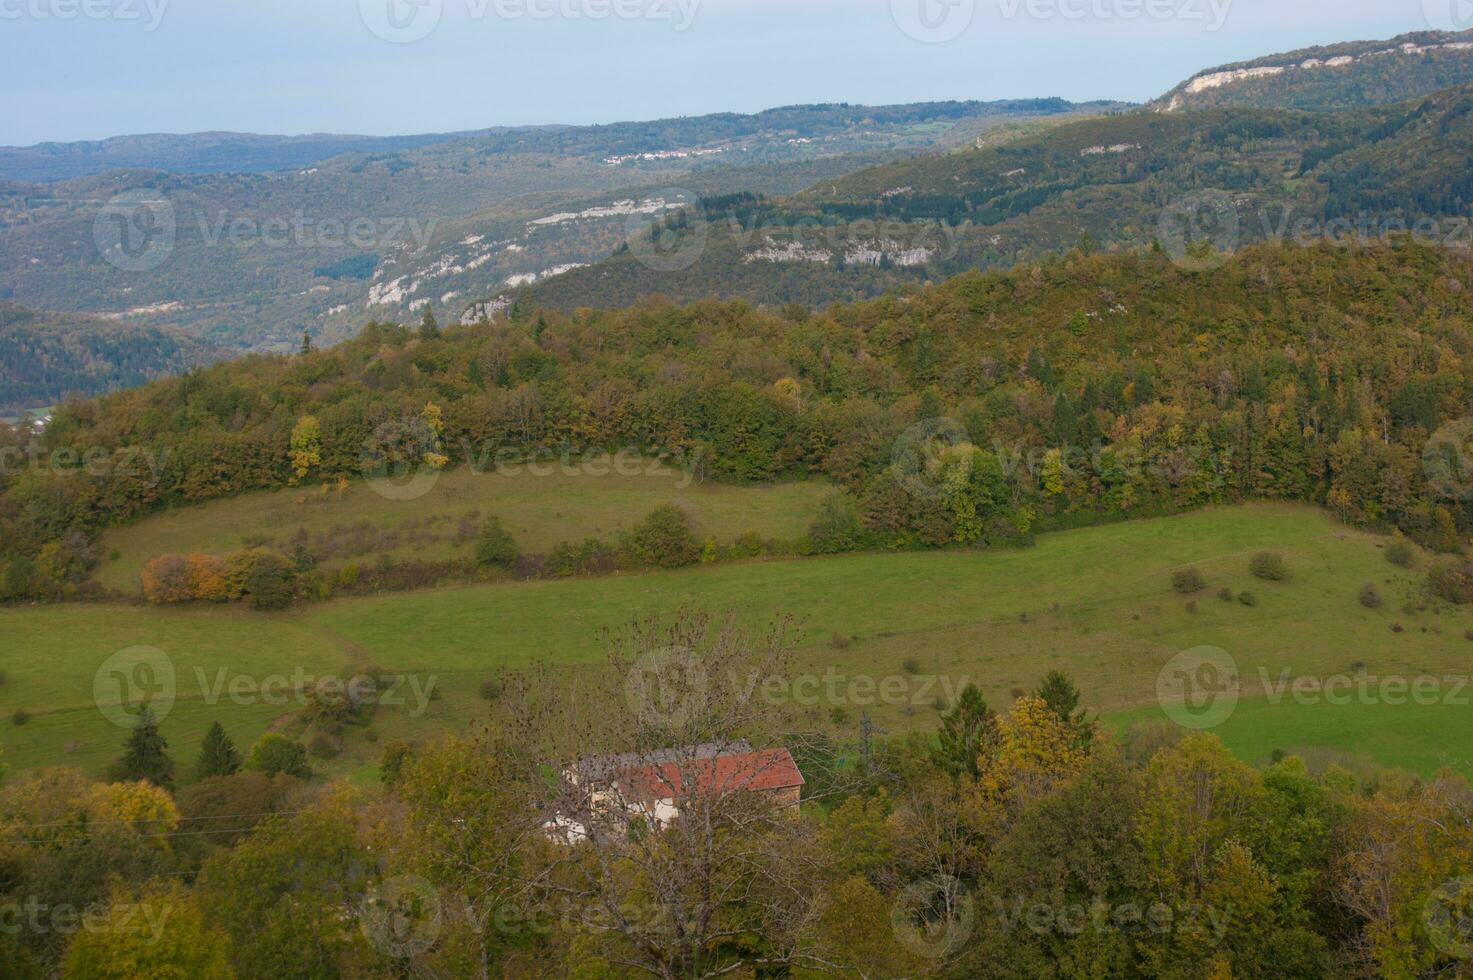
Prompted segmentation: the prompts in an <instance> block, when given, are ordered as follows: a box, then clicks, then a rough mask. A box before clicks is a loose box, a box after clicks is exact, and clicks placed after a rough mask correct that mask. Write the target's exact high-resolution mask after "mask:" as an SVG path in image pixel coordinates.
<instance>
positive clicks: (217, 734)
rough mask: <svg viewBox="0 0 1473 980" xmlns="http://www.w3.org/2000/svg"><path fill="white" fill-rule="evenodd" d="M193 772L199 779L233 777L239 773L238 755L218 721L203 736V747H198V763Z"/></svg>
mask: <svg viewBox="0 0 1473 980" xmlns="http://www.w3.org/2000/svg"><path fill="white" fill-rule="evenodd" d="M195 771H196V772H197V773H198V775H199V778H200V779H209V778H210V777H211V776H233V775H235V774H236V773H237V772H239V771H240V753H239V752H237V751H235V743H234V742H232V741H231V740H230V736H229V735H226V734H225V726H223V725H221V724H220V723H219V722H218V721H217V722H215V723H214V724H213V725H211V726H210V730H209V732H207V733H206V734H205V742H204V745H202V746H200V750H199V763H198V764H197V765H196V769H195Z"/></svg>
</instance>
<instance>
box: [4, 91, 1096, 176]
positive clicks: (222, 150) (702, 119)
mask: <svg viewBox="0 0 1473 980" xmlns="http://www.w3.org/2000/svg"><path fill="white" fill-rule="evenodd" d="M1102 104H1103V103H1102ZM1071 108H1073V106H1072V105H1071V104H1070V103H1068V102H1066V101H1064V100H1063V99H1057V98H1045V99H1009V100H1000V101H996V102H978V101H966V102H956V101H953V102H933V103H915V104H909V105H894V106H862V105H851V104H849V103H820V104H815V105H793V106H779V107H777V108H773V109H765V110H763V111H761V112H755V113H750V114H745V113H735V112H718V113H708V114H705V115H700V116H681V117H677V118H670V119H657V120H649V121H636V122H615V123H604V124H595V125H585V126H579V125H564V124H548V125H533V126H491V127H487V128H485V129H477V130H465V131H460V132H450V133H424V134H417V135H407V136H360V135H337V134H330V133H311V134H307V135H302V136H277V135H269V134H257V133H230V132H206V133H183V134H171V133H147V134H138V135H130V136H114V137H110V138H108V139H103V140H83V141H77V142H47V143H39V144H36V145H35V146H0V180H13V181H20V182H33V183H52V182H56V181H64V180H74V179H76V178H79V177H89V176H95V175H98V174H103V173H107V172H109V171H114V170H161V171H165V172H168V173H176V174H218V173H241V174H258V173H270V172H272V171H278V170H290V169H293V168H297V167H310V166H312V165H313V164H318V163H322V162H324V161H327V160H331V159H333V158H334V157H339V156H343V155H346V154H361V155H368V156H373V155H384V154H397V153H404V152H409V151H413V150H418V149H422V148H424V147H430V146H436V145H439V144H459V145H461V146H462V147H463V148H465V149H467V150H471V151H474V152H481V153H492V154H497V153H512V152H524V153H560V154H577V155H594V156H598V155H600V154H603V155H607V156H609V157H612V158H618V157H621V156H624V157H628V158H629V159H635V158H638V157H640V156H641V155H643V154H651V155H652V157H651V158H652V159H658V156H654V155H657V154H660V153H669V152H679V150H678V147H679V146H680V145H681V144H683V143H685V142H688V141H690V140H691V139H692V138H693V137H692V134H693V133H695V132H699V133H700V136H699V138H700V139H703V140H708V141H710V140H730V139H737V138H740V137H743V136H752V135H755V134H758V133H760V132H762V131H763V130H769V129H785V128H795V127H796V128H797V129H801V130H804V131H805V132H806V133H807V135H808V136H809V137H812V136H816V135H825V134H831V133H834V132H837V131H839V130H841V129H843V128H845V127H846V126H848V125H850V124H851V123H852V121H853V119H854V118H855V117H859V118H873V119H875V120H876V121H877V122H878V123H879V124H881V125H888V124H892V123H893V122H894V121H895V120H896V119H897V118H899V117H902V116H906V115H921V116H925V117H926V118H931V119H938V118H950V119H953V120H961V119H964V118H966V117H968V116H973V115H977V114H979V110H981V111H985V112H989V113H999V114H1008V115H1023V114H1028V115H1049V114H1052V113H1057V112H1065V111H1069V110H1070V109H1071Z"/></svg>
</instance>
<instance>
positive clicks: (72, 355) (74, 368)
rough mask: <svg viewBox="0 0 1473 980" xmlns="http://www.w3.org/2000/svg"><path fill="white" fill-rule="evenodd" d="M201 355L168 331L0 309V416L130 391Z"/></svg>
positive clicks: (201, 348) (203, 354)
mask: <svg viewBox="0 0 1473 980" xmlns="http://www.w3.org/2000/svg"><path fill="white" fill-rule="evenodd" d="M209 357H210V350H209V348H208V347H206V346H205V345H203V344H200V343H198V342H196V341H192V340H189V339H188V338H186V337H183V336H181V335H180V334H178V333H175V332H173V331H169V330H162V329H159V328H157V327H134V326H131V325H129V324H127V323H119V322H116V321H109V320H94V319H89V318H87V317H79V316H69V315H66V314H60V313H35V312H33V311H31V310H25V309H21V308H20V307H17V306H15V305H13V304H8V303H0V412H5V413H8V412H19V411H23V410H25V409H32V408H40V407H43V406H47V405H52V404H54V403H56V402H59V401H61V400H62V399H63V398H64V397H66V396H68V395H97V394H101V393H103V392H106V391H116V390H117V389H119V388H132V387H134V386H136V385H140V384H143V383H144V382H145V381H148V380H150V379H152V378H156V377H158V376H159V375H161V374H170V373H175V372H178V371H182V370H184V369H185V368H188V367H191V366H193V365H195V364H198V363H200V362H201V361H204V360H206V359H208V358H209Z"/></svg>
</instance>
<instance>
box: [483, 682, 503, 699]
mask: <svg viewBox="0 0 1473 980" xmlns="http://www.w3.org/2000/svg"><path fill="white" fill-rule="evenodd" d="M499 697H501V681H500V680H499V679H497V678H495V677H489V678H487V679H486V680H484V681H482V682H481V698H482V700H485V701H495V700H496V699H497V698H499Z"/></svg>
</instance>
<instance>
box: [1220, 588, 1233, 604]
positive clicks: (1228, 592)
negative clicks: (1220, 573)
mask: <svg viewBox="0 0 1473 980" xmlns="http://www.w3.org/2000/svg"><path fill="white" fill-rule="evenodd" d="M1217 597H1218V598H1219V599H1221V600H1222V601H1223V602H1232V601H1233V590H1232V589H1226V588H1224V589H1218V590H1217Z"/></svg>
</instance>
